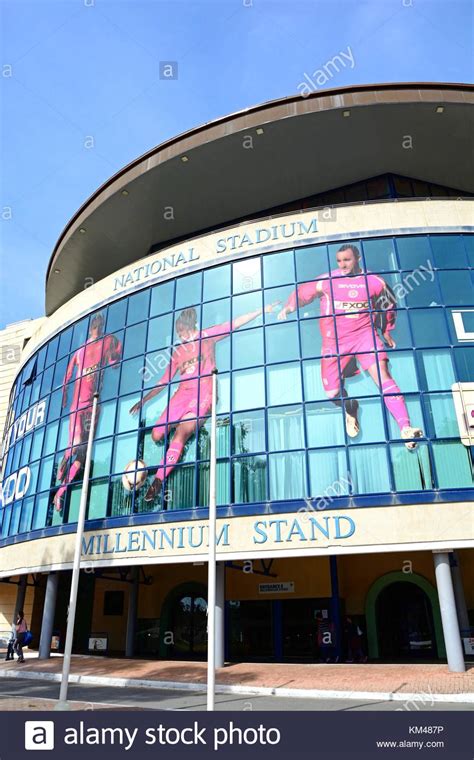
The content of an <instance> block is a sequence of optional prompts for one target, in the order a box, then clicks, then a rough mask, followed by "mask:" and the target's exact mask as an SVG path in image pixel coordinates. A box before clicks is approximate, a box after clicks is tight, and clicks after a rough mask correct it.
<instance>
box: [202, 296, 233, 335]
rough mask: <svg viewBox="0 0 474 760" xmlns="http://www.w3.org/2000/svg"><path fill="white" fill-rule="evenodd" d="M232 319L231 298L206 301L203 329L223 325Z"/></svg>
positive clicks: (203, 309) (203, 308)
mask: <svg viewBox="0 0 474 760" xmlns="http://www.w3.org/2000/svg"><path fill="white" fill-rule="evenodd" d="M229 321H230V298H222V299H221V300H220V301H212V302H211V303H206V304H204V306H203V307H202V326H203V330H206V328H209V327H213V326H214V325H221V324H224V323H226V322H229Z"/></svg>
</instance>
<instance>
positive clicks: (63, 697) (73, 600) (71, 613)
mask: <svg viewBox="0 0 474 760" xmlns="http://www.w3.org/2000/svg"><path fill="white" fill-rule="evenodd" d="M98 399H99V394H98V393H95V394H94V400H93V403H92V414H91V421H90V428H89V437H88V440H87V452H86V461H85V464H84V478H83V481H82V490H81V501H80V504H79V515H78V518H77V530H76V543H75V548H74V563H73V569H72V579H71V591H70V595H69V607H68V616H67V630H66V643H65V645H64V659H63V671H62V675H61V688H60V691H59V702H58V704H57V705H56V707H55V709H56V710H69V704H68V701H67V692H68V687H69V672H70V670H71V652H72V639H73V635H74V621H75V619H76V606H77V589H78V586H79V573H80V570H81V552H82V536H83V534H84V522H85V518H86V507H87V493H88V490H89V474H90V469H91V459H92V444H93V441H94V429H95V419H96V415H97V403H98Z"/></svg>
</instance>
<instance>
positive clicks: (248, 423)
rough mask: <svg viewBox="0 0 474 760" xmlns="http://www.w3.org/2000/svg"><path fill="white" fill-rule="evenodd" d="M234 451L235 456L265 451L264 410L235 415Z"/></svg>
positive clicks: (233, 424) (233, 430) (233, 429)
mask: <svg viewBox="0 0 474 760" xmlns="http://www.w3.org/2000/svg"><path fill="white" fill-rule="evenodd" d="M232 450H233V453H234V454H251V453H252V452H255V451H265V412H264V410H263V409H258V410H257V411H256V412H244V413H243V414H234V415H233V417H232Z"/></svg>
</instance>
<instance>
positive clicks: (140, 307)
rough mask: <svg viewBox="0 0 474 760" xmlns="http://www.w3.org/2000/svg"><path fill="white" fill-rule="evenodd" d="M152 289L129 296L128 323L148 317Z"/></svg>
mask: <svg viewBox="0 0 474 760" xmlns="http://www.w3.org/2000/svg"><path fill="white" fill-rule="evenodd" d="M149 303H150V291H149V290H142V291H140V293H135V294H134V295H133V296H129V298H128V311H127V325H134V324H135V323H136V322H142V321H143V320H145V319H148V309H149Z"/></svg>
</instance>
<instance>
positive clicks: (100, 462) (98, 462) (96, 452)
mask: <svg viewBox="0 0 474 760" xmlns="http://www.w3.org/2000/svg"><path fill="white" fill-rule="evenodd" d="M112 442H113V441H112V438H104V439H102V440H100V441H95V442H94V446H93V449H92V467H91V478H97V477H99V476H100V475H108V474H109V472H110V461H111V457H112Z"/></svg>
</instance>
